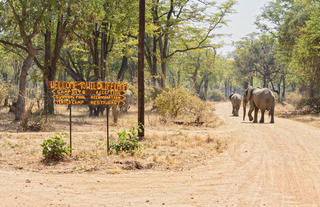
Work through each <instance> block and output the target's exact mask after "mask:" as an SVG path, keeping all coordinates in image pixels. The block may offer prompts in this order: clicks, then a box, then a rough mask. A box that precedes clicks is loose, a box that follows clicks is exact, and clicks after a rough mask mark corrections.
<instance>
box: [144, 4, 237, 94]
mask: <svg viewBox="0 0 320 207" xmlns="http://www.w3.org/2000/svg"><path fill="white" fill-rule="evenodd" d="M152 3H153V7H152V8H153V9H152V16H153V22H154V24H155V26H156V30H155V34H156V37H155V35H154V36H153V50H152V52H151V50H150V49H147V54H148V57H147V60H148V63H149V67H150V68H152V70H151V74H152V75H153V76H155V75H156V74H157V72H156V71H155V70H156V66H155V64H154V63H155V61H156V59H155V58H156V56H155V51H156V50H158V51H159V57H160V67H161V71H160V76H161V81H160V85H161V87H162V88H165V85H166V73H167V63H168V60H169V59H170V58H171V57H173V56H174V55H175V54H177V53H183V52H186V51H189V50H195V49H201V48H215V45H213V44H212V43H210V41H209V39H212V38H214V37H216V35H214V32H215V31H216V30H217V29H218V28H220V27H221V26H222V25H225V24H226V20H225V17H226V15H227V14H229V13H231V12H232V6H233V5H234V4H235V1H234V0H226V1H224V2H222V3H221V4H220V5H218V4H217V2H216V1H196V2H195V1H190V0H179V1H174V0H170V1H159V0H158V1H157V0H154V1H152ZM209 8H211V9H209ZM198 22H202V23H203V26H202V27H201V26H199V24H198ZM196 24H197V25H196ZM156 42H157V43H158V47H156ZM151 54H153V58H150V55H151ZM151 59H153V61H151ZM153 82H155V81H154V80H153Z"/></svg>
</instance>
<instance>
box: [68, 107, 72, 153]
mask: <svg viewBox="0 0 320 207" xmlns="http://www.w3.org/2000/svg"><path fill="white" fill-rule="evenodd" d="M69 109H70V114H69V123H70V155H72V120H71V117H72V116H71V104H70V105H69Z"/></svg>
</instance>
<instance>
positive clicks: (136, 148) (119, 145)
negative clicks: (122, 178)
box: [111, 127, 142, 154]
mask: <svg viewBox="0 0 320 207" xmlns="http://www.w3.org/2000/svg"><path fill="white" fill-rule="evenodd" d="M138 130H139V128H138V129H136V128H135V127H131V128H130V129H129V132H127V131H126V130H123V131H122V132H118V139H117V140H116V141H115V142H113V143H112V144H111V149H113V150H114V151H115V152H116V153H117V154H118V153H120V152H129V153H135V152H140V151H141V150H142V145H141V144H140V143H139V142H138V136H137V135H138V133H137V132H138Z"/></svg>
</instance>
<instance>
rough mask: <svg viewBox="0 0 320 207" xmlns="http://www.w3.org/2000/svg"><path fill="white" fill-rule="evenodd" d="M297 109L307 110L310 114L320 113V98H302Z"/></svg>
mask: <svg viewBox="0 0 320 207" xmlns="http://www.w3.org/2000/svg"><path fill="white" fill-rule="evenodd" d="M297 109H305V110H306V111H308V112H314V113H320V96H318V97H312V98H311V97H309V98H302V99H301V100H300V102H299V103H298V106H297Z"/></svg>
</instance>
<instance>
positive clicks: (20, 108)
mask: <svg viewBox="0 0 320 207" xmlns="http://www.w3.org/2000/svg"><path fill="white" fill-rule="evenodd" d="M33 58H34V55H33V54H28V56H27V58H26V59H25V60H24V61H23V65H22V68H21V73H20V79H19V95H18V101H17V108H16V110H15V120H20V119H21V116H22V114H23V113H24V112H25V105H26V100H25V92H26V80H27V74H28V71H29V69H30V68H31V65H32V62H33Z"/></svg>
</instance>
